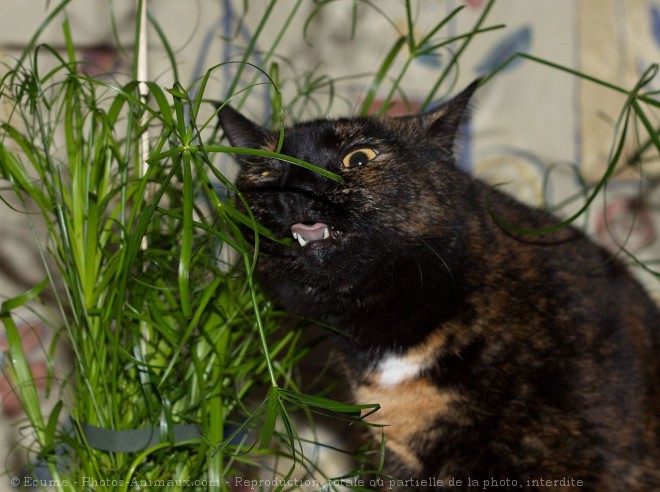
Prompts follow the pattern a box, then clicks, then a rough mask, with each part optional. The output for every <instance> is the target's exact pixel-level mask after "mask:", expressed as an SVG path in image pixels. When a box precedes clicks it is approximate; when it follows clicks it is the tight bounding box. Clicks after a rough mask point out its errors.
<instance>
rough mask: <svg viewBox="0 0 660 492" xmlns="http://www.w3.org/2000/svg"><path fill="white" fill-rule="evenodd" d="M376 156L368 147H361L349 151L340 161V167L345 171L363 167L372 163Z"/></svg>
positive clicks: (376, 152)
mask: <svg viewBox="0 0 660 492" xmlns="http://www.w3.org/2000/svg"><path fill="white" fill-rule="evenodd" d="M377 155H378V151H376V150H375V149H372V148H369V147H361V148H359V149H355V150H352V151H350V152H349V153H348V154H346V155H345V156H344V158H343V159H342V160H341V165H342V166H343V167H345V168H346V169H351V168H354V167H360V166H364V165H365V164H366V163H367V162H369V161H372V160H374V159H375V158H376V156H377Z"/></svg>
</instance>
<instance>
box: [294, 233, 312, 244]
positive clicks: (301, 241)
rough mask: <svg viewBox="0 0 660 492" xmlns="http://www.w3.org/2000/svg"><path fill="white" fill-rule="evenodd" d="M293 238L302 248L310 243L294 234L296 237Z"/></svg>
mask: <svg viewBox="0 0 660 492" xmlns="http://www.w3.org/2000/svg"><path fill="white" fill-rule="evenodd" d="M293 238H294V239H296V240H298V242H299V243H300V246H305V245H306V244H307V243H308V242H309V241H306V240H305V238H304V237H302V236H301V235H299V234H294V235H293Z"/></svg>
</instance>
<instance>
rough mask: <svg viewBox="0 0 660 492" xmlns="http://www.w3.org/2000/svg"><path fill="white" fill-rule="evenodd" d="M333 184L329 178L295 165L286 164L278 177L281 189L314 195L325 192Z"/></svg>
mask: <svg viewBox="0 0 660 492" xmlns="http://www.w3.org/2000/svg"><path fill="white" fill-rule="evenodd" d="M333 184H336V183H334V181H332V180H331V179H330V178H327V177H325V176H323V175H321V174H319V173H317V172H314V171H313V170H311V169H307V168H304V167H301V166H297V165H295V164H287V166H286V168H285V169H284V170H283V172H282V175H281V177H280V185H281V186H282V188H286V189H291V190H297V191H300V192H302V193H308V194H315V195H320V194H322V193H323V192H324V191H327V190H328V187H329V186H332V185H333Z"/></svg>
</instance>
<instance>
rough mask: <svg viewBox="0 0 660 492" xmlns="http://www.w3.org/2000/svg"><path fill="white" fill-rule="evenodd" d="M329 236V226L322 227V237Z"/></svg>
mask: <svg viewBox="0 0 660 492" xmlns="http://www.w3.org/2000/svg"><path fill="white" fill-rule="evenodd" d="M329 237H330V228H328V227H326V228H325V229H323V239H328V238H329Z"/></svg>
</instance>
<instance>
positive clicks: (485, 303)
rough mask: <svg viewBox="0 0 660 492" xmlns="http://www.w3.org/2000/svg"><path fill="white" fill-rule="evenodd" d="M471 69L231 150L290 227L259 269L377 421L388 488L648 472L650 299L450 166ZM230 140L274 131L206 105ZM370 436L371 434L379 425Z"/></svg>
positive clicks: (269, 212) (582, 486)
mask: <svg viewBox="0 0 660 492" xmlns="http://www.w3.org/2000/svg"><path fill="white" fill-rule="evenodd" d="M476 85H477V84H476V83H475V84H473V85H471V86H470V87H469V88H468V89H466V90H465V91H464V92H463V93H461V94H460V95H458V96H457V97H455V98H454V99H453V100H450V101H449V102H447V103H445V104H443V105H441V106H440V107H439V108H437V109H436V110H434V111H431V112H429V113H424V114H421V115H416V116H409V117H403V118H383V119H372V118H346V119H338V120H332V121H331V120H318V121H312V122H307V123H300V124H296V125H294V126H293V127H291V128H288V129H286V131H285V138H284V144H283V147H282V153H283V154H286V155H289V156H293V157H297V158H299V159H303V160H305V161H308V162H311V163H313V164H315V165H317V166H320V167H323V168H326V169H328V170H330V171H332V172H334V173H337V174H339V175H340V176H341V177H342V178H343V180H344V183H343V184H340V183H337V182H335V181H332V180H330V179H328V178H325V177H323V176H321V175H319V174H317V173H314V172H311V171H309V170H306V169H304V168H301V167H298V166H294V165H289V164H286V163H284V162H282V161H277V160H267V159H259V158H255V157H244V158H241V159H240V160H241V161H242V169H241V173H240V175H239V178H238V183H237V185H238V188H239V190H240V191H241V192H242V194H243V196H244V197H245V199H246V200H247V202H248V203H249V205H250V208H251V210H252V212H253V213H254V214H255V216H256V217H257V219H258V220H259V221H260V222H261V223H262V224H264V225H265V226H266V227H268V228H269V229H270V230H271V231H272V232H273V233H274V234H275V235H277V236H278V237H281V238H286V237H291V236H292V235H293V238H295V239H296V240H295V241H294V242H293V243H292V244H289V245H282V244H278V243H276V242H274V241H266V240H264V241H262V246H261V248H262V254H261V257H260V259H259V265H258V276H259V279H260V282H261V283H262V285H263V286H264V287H265V288H266V289H267V290H268V292H270V294H271V296H272V298H273V299H274V300H275V301H276V302H277V303H279V304H281V305H282V306H283V307H285V308H286V309H288V310H290V311H291V312H296V313H300V314H303V315H306V316H309V317H312V318H315V319H318V320H320V321H322V322H325V323H327V324H329V325H331V326H333V327H335V328H336V329H337V330H338V331H339V332H342V333H343V335H337V342H336V343H337V346H339V347H340V351H341V353H342V354H343V359H344V364H345V369H346V373H347V377H348V380H349V382H350V384H351V387H352V393H353V395H354V398H355V400H356V401H357V402H360V403H367V402H370V403H373V402H376V403H380V405H381V410H380V411H379V412H376V413H375V414H373V415H372V416H371V417H370V419H371V420H370V421H373V422H379V423H383V424H388V426H387V427H385V434H386V444H385V446H386V460H385V471H386V472H387V473H388V474H390V475H391V476H392V477H395V478H396V479H399V480H400V481H390V479H389V478H388V479H383V480H382V481H381V482H380V485H381V486H382V487H381V488H383V489H395V490H408V489H413V490H428V489H434V488H437V489H441V490H483V489H484V488H485V489H489V488H491V489H492V488H496V487H495V485H499V490H504V489H511V490H543V489H547V490H581V491H599V492H602V491H651V490H656V491H657V490H660V471H659V470H660V362H659V361H660V313H659V311H658V309H657V307H656V306H655V305H654V303H653V302H652V301H651V300H650V298H649V297H648V295H647V294H646V293H645V291H644V290H643V288H642V287H641V286H640V285H639V284H638V283H637V282H635V281H634V280H633V279H632V278H631V277H630V275H629V274H628V273H627V272H626V271H625V269H624V268H623V266H622V265H621V264H620V263H619V262H617V261H610V260H611V258H610V255H608V253H606V252H605V251H603V250H602V249H600V248H599V247H598V246H596V245H594V244H593V243H591V242H590V241H589V240H588V239H586V238H585V237H584V236H583V235H582V234H581V233H580V232H578V231H577V230H575V229H572V228H566V229H563V230H561V231H560V232H557V233H553V234H551V235H545V236H534V235H524V236H520V237H516V235H515V234H513V233H512V232H511V228H506V227H500V226H498V224H497V221H496V220H494V217H499V218H502V219H504V220H506V221H507V222H508V223H510V224H513V225H515V226H518V227H523V228H527V229H538V228H543V227H547V226H550V225H553V224H555V223H556V222H557V220H556V219H555V218H553V217H552V216H550V215H549V214H547V213H545V212H542V211H539V210H535V209H532V208H530V207H527V206H525V205H522V204H520V203H518V202H516V201H515V200H513V199H512V198H510V197H509V196H507V195H505V194H503V193H500V192H498V191H496V190H494V189H492V188H491V187H489V186H487V185H485V184H483V183H481V182H479V181H477V180H475V179H473V178H472V177H471V176H469V175H467V174H466V173H464V172H462V171H460V170H459V169H457V168H456V167H455V164H454V157H453V146H454V141H455V138H456V134H457V132H458V130H459V126H460V123H461V121H462V120H463V119H464V114H465V113H466V108H467V106H468V103H469V100H470V97H471V95H472V93H473V91H474V90H475V88H476ZM219 117H220V124H221V126H222V128H223V129H224V131H225V134H226V136H227V137H228V139H229V141H230V143H231V144H232V145H233V146H237V147H251V148H265V149H269V150H274V149H275V147H276V142H277V137H278V135H277V134H276V133H273V132H271V131H269V130H266V129H264V128H262V127H260V126H258V125H256V124H254V123H252V122H250V121H249V120H248V119H246V118H245V117H243V116H241V115H240V114H239V113H237V112H236V111H235V110H233V109H231V108H229V107H225V108H223V109H222V111H221V112H220V116H219ZM379 436H380V431H378V435H375V436H374V437H375V438H376V439H378V438H379Z"/></svg>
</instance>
